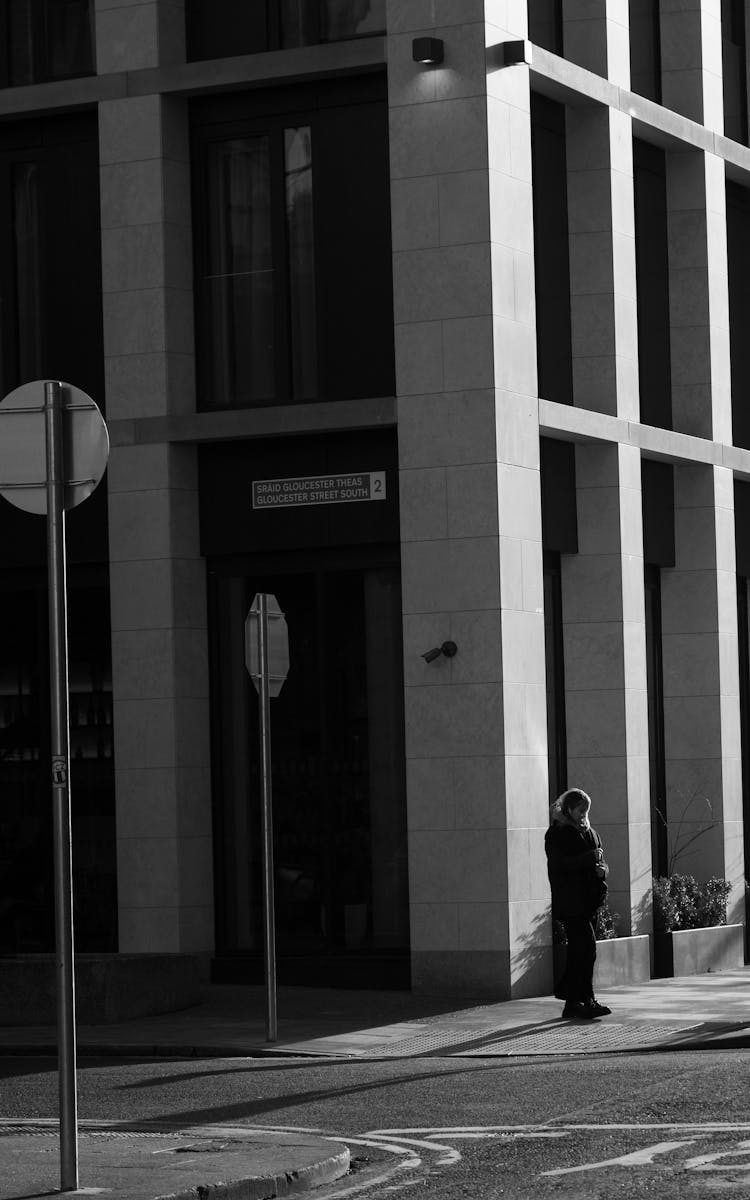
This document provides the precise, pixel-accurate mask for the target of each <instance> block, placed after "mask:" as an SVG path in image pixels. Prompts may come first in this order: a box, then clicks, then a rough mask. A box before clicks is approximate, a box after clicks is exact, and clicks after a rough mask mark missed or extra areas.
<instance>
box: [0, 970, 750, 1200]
mask: <svg viewBox="0 0 750 1200" xmlns="http://www.w3.org/2000/svg"><path fill="white" fill-rule="evenodd" d="M600 999H602V1000H604V1001H606V1003H607V1004H609V1005H610V1007H611V1008H612V1015H611V1016H610V1017H606V1018H604V1019H603V1020H600V1021H593V1022H582V1021H565V1020H562V1019H561V1009H562V1005H561V1004H560V1002H559V1001H557V1000H555V999H554V998H552V997H546V996H543V997H534V998H531V999H524V1000H510V1001H497V1002H495V1003H487V1001H486V1000H478V1001H477V1002H476V1003H475V1004H473V1005H472V1004H470V1003H469V1002H467V1000H466V999H464V998H462V999H461V1000H460V1001H457V1000H455V999H451V998H450V997H424V996H414V995H412V994H411V993H408V992H372V991H369V992H365V991H334V990H326V989H322V988H281V989H279V994H278V1029H279V1037H278V1040H277V1041H276V1042H275V1043H273V1044H269V1043H268V1042H267V1041H266V1037H265V1016H264V1003H265V990H264V988H262V987H239V986H232V985H213V986H210V987H207V988H206V989H205V991H204V995H203V1000H202V1002H201V1003H200V1004H198V1005H196V1006H194V1007H192V1008H189V1009H186V1010H184V1011H181V1012H176V1013H165V1014H162V1015H160V1016H152V1017H143V1018H139V1019H137V1020H133V1021H127V1022H122V1023H120V1024H112V1025H97V1026H93V1025H91V1026H82V1027H80V1028H79V1030H78V1051H79V1055H81V1056H83V1055H94V1054H96V1055H119V1056H134V1055H138V1056H139V1057H140V1056H147V1057H156V1058H161V1059H163V1058H168V1057H193V1056H197V1057H202V1058H208V1057H225V1056H232V1057H234V1056H237V1057H249V1058H255V1057H263V1056H269V1055H270V1056H274V1055H275V1056H282V1057H288V1058H307V1057H314V1058H327V1059H334V1060H335V1059H338V1060H349V1061H365V1060H378V1059H392V1058H407V1057H417V1056H418V1057H423V1056H430V1055H434V1056H441V1057H446V1056H450V1057H506V1056H527V1055H557V1054H562V1055H577V1054H601V1053H613V1052H615V1053H617V1052H623V1051H630V1052H634V1051H637V1052H643V1051H649V1050H652V1051H653V1050H667V1049H669V1050H698V1049H704V1048H710V1049H717V1050H718V1049H728V1048H734V1047H738V1048H739V1047H750V967H746V968H743V969H741V970H736V971H726V972H721V973H715V974H708V975H699V976H690V977H687V978H682V979H660V980H651V981H650V982H648V983H644V984H639V985H632V986H628V987H621V988H617V989H611V990H609V991H607V992H603V993H601V994H600ZM55 1041H56V1039H55V1030H54V1029H53V1028H50V1027H39V1026H24V1027H14V1028H8V1027H6V1028H0V1055H28V1054H55V1053H56V1049H55ZM0 1112H2V1104H1V1093H0ZM80 1154H81V1164H82V1172H81V1178H82V1179H85V1184H86V1187H85V1189H84V1190H82V1191H81V1192H80V1194H81V1195H96V1194H103V1195H110V1196H112V1197H113V1200H157V1197H162V1196H172V1197H175V1196H177V1197H184V1198H185V1200H188V1197H189V1198H190V1200H196V1197H197V1195H198V1191H197V1190H196V1189H197V1188H198V1187H201V1188H203V1189H205V1190H203V1191H201V1192H200V1196H201V1200H211V1197H212V1196H216V1200H219V1196H220V1197H221V1200H233V1198H234V1200H256V1198H258V1197H261V1196H268V1195H278V1196H282V1195H285V1194H288V1193H289V1192H291V1191H294V1190H305V1189H307V1188H309V1187H310V1186H314V1184H322V1183H325V1182H331V1181H332V1180H333V1179H335V1178H338V1177H339V1176H340V1175H342V1174H345V1173H346V1171H347V1170H348V1165H349V1159H348V1151H347V1150H346V1148H345V1147H344V1146H342V1145H341V1144H340V1143H336V1142H332V1141H329V1140H326V1139H322V1138H317V1137H308V1136H302V1135H299V1134H293V1135H292V1134H289V1133H278V1134H276V1133H269V1132H267V1131H263V1132H261V1131H259V1130H256V1131H253V1130H249V1129H247V1128H242V1127H239V1128H227V1127H225V1126H222V1127H213V1126H212V1127H194V1128H188V1129H178V1130H174V1129H171V1130H165V1129H159V1128H158V1127H154V1126H149V1125H140V1126H138V1127H135V1126H134V1125H133V1123H132V1122H131V1123H128V1124H127V1125H125V1126H123V1125H117V1126H114V1125H110V1126H106V1127H105V1126H101V1125H98V1126H95V1125H92V1124H91V1123H87V1124H85V1125H84V1124H82V1125H81V1139H80ZM0 1162H1V1163H2V1170H0V1200H34V1197H37V1196H40V1195H43V1194H44V1193H47V1194H49V1192H50V1191H52V1190H54V1189H55V1188H56V1187H57V1186H58V1185H59V1178H58V1174H56V1173H59V1147H58V1145H57V1141H56V1129H55V1127H54V1125H52V1124H47V1125H44V1124H43V1123H40V1122H39V1121H35V1122H31V1123H19V1122H17V1121H16V1122H14V1123H12V1124H11V1123H10V1122H5V1123H3V1122H2V1121H0ZM228 1181H230V1182H231V1186H230V1187H229V1188H228V1189H226V1188H218V1190H217V1187H218V1185H219V1183H220V1182H221V1183H226V1182H228ZM34 1189H36V1190H34ZM92 1189H93V1190H92ZM68 1194H69V1195H76V1194H79V1193H74V1192H70V1193H68Z"/></svg>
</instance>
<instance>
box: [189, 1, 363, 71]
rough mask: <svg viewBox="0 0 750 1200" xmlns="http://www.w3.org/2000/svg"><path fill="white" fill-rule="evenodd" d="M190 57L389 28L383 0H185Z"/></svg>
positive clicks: (336, 39)
mask: <svg viewBox="0 0 750 1200" xmlns="http://www.w3.org/2000/svg"><path fill="white" fill-rule="evenodd" d="M185 19H186V29H187V51H188V59H190V60H196V59H206V58H223V57H226V56H228V55H234V54H255V53H258V52H260V51H263V50H280V49H287V48H290V47H294V46H312V45H316V44H317V43H320V42H340V41H348V40H349V39H351V38H361V37H371V36H373V35H382V34H384V33H385V0H251V2H249V0H187V2H186V5H185Z"/></svg>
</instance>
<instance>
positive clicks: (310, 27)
mask: <svg viewBox="0 0 750 1200" xmlns="http://www.w3.org/2000/svg"><path fill="white" fill-rule="evenodd" d="M384 32H385V0H282V5H281V39H282V44H283V45H284V46H311V45H314V44H315V43H316V42H339V41H345V40H346V39H347V38H356V37H369V36H371V35H372V34H377V33H384Z"/></svg>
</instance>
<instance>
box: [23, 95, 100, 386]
mask: <svg viewBox="0 0 750 1200" xmlns="http://www.w3.org/2000/svg"><path fill="white" fill-rule="evenodd" d="M0 296H2V297H3V319H2V322H0V395H5V394H6V393H7V392H9V391H11V390H12V389H13V388H15V387H17V386H18V385H19V384H20V383H23V382H26V381H27V380H29V379H40V378H45V377H47V378H50V379H65V380H68V381H69V382H70V383H74V384H75V385H76V386H78V387H80V388H82V389H83V390H84V391H86V392H88V393H89V394H90V395H92V396H93V397H94V399H95V400H96V401H97V403H98V404H99V405H100V407H101V406H103V401H104V380H103V348H102V336H103V335H102V296H101V251H100V235H99V164H98V150H97V128H96V118H95V117H94V116H93V115H89V114H86V115H85V116H75V117H73V116H71V117H59V118H51V119H49V120H44V121H19V122H8V123H4V124H3V125H1V126H0Z"/></svg>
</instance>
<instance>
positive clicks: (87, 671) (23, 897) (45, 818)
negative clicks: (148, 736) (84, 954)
mask: <svg viewBox="0 0 750 1200" xmlns="http://www.w3.org/2000/svg"><path fill="white" fill-rule="evenodd" d="M0 505H2V508H0V517H2V515H3V512H4V508H5V502H4V501H3V502H0ZM25 516H26V520H27V521H36V520H38V518H35V517H30V516H28V514H25ZM47 620H48V618H47V587H46V576H45V575H44V573H43V572H39V571H37V572H26V573H23V572H17V571H2V572H0V630H2V631H3V632H2V633H0V651H1V652H0V789H1V790H2V797H3V802H2V806H0V913H2V920H0V951H4V952H11V953H19V952H45V951H50V950H53V949H54V899H53V891H52V883H53V872H52V844H53V843H52V810H51V807H50V799H49V778H50V757H49V756H50V743H49V708H48V705H49V664H48V657H47V653H48V652H47ZM68 645H69V678H70V725H71V728H70V748H71V808H72V833H73V885H74V887H73V891H74V903H75V910H74V919H75V933H76V948H77V949H78V950H81V951H114V950H116V949H117V895H116V854H115V791H114V762H113V749H112V681H111V673H110V672H111V668H110V661H111V656H110V637H109V590H108V584H107V570H106V566H104V565H102V566H100V567H97V568H91V567H88V568H75V567H74V568H73V569H72V570H71V571H70V574H69V580H68Z"/></svg>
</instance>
